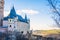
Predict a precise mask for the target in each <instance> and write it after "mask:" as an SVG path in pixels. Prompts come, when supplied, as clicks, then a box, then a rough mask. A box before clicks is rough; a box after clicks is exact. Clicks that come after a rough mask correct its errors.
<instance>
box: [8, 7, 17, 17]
mask: <svg viewBox="0 0 60 40" xmlns="http://www.w3.org/2000/svg"><path fill="white" fill-rule="evenodd" d="M9 15H11V16H14V17H15V16H16V11H15V8H14V6H13V7H12V9H11V11H10V14H9Z"/></svg>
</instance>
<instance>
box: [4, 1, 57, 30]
mask: <svg viewBox="0 0 60 40" xmlns="http://www.w3.org/2000/svg"><path fill="white" fill-rule="evenodd" d="M13 6H14V8H15V10H16V13H17V14H19V15H21V16H22V17H23V18H24V16H25V14H27V17H28V18H29V19H30V29H31V30H49V29H58V27H57V25H56V23H55V22H54V20H53V19H52V18H51V14H50V11H49V10H50V7H49V4H48V2H47V1H46V0H5V4H4V17H5V16H7V15H8V14H9V12H10V10H11V8H12V7H13Z"/></svg>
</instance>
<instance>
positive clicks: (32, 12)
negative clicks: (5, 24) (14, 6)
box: [4, 9, 39, 17]
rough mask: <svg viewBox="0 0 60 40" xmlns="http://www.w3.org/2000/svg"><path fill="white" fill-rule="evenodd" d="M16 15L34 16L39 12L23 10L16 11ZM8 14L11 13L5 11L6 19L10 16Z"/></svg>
mask: <svg viewBox="0 0 60 40" xmlns="http://www.w3.org/2000/svg"><path fill="white" fill-rule="evenodd" d="M16 13H17V14H19V15H22V14H25V13H26V14H29V15H34V14H38V13H39V11H36V10H29V9H23V10H16ZM8 14H9V11H4V17H5V16H8Z"/></svg>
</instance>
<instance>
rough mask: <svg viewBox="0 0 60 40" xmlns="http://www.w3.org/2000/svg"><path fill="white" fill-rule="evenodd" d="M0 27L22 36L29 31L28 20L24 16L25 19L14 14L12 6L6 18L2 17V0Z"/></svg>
mask: <svg viewBox="0 0 60 40" xmlns="http://www.w3.org/2000/svg"><path fill="white" fill-rule="evenodd" d="M0 2H1V3H0V4H1V5H2V6H0V7H1V8H0V11H1V12H0V26H2V27H3V28H7V29H8V31H19V32H23V33H24V34H26V33H27V31H29V30H30V20H29V19H28V18H27V15H26V14H25V18H23V17H22V16H21V15H18V14H16V11H15V8H14V6H13V7H12V9H11V11H10V14H9V15H8V16H7V17H3V14H4V13H3V12H4V0H0Z"/></svg>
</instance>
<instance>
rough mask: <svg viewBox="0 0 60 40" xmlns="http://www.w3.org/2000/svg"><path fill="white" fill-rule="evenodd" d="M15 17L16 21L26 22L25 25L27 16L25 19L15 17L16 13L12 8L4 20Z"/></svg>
mask: <svg viewBox="0 0 60 40" xmlns="http://www.w3.org/2000/svg"><path fill="white" fill-rule="evenodd" d="M15 17H18V20H19V21H21V22H26V23H27V16H26V15H25V19H23V18H22V16H20V15H17V14H16V11H15V9H14V6H13V7H12V9H11V11H10V14H9V15H8V16H7V17H4V20H8V19H9V18H12V19H13V18H15Z"/></svg>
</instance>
